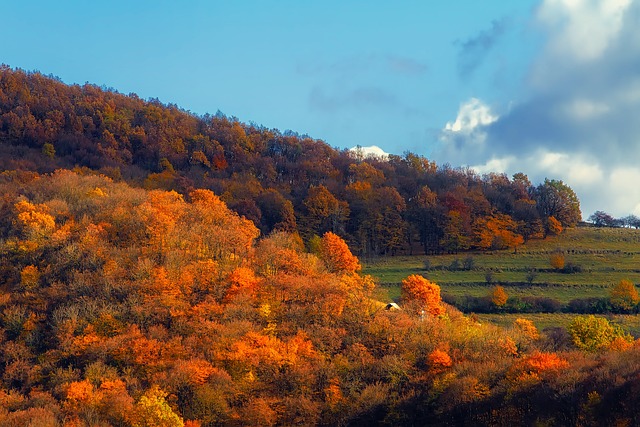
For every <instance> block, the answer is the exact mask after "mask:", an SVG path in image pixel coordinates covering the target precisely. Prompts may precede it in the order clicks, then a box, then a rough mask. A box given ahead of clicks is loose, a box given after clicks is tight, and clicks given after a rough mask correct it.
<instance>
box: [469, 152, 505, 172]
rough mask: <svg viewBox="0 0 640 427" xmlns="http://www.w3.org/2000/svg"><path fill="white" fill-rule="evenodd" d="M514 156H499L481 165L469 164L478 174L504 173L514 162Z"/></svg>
mask: <svg viewBox="0 0 640 427" xmlns="http://www.w3.org/2000/svg"><path fill="white" fill-rule="evenodd" d="M514 160H515V157H513V156H507V157H501V158H496V157H494V158H492V159H491V160H489V161H488V162H486V163H485V164H482V165H475V166H471V169H473V170H475V171H476V172H477V173H479V174H485V173H489V172H497V173H506V172H507V171H509V169H510V166H511V165H512V164H513V163H514Z"/></svg>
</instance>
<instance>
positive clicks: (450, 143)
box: [0, 0, 640, 218]
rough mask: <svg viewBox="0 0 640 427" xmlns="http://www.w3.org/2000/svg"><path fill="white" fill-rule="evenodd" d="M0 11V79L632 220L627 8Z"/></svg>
mask: <svg viewBox="0 0 640 427" xmlns="http://www.w3.org/2000/svg"><path fill="white" fill-rule="evenodd" d="M4 3H5V4H3V5H2V8H1V11H2V25H0V40H2V42H0V63H4V64H7V65H9V66H11V67H14V68H21V69H24V70H28V71H40V72H42V73H43V74H46V75H54V76H56V77H58V78H60V79H61V80H62V81H64V82H65V83H69V84H76V83H77V84H84V83H85V82H89V83H92V84H97V85H100V86H106V87H109V88H113V89H115V90H117V91H119V92H121V93H124V94H129V93H136V94H137V95H138V96H140V97H142V98H144V99H146V98H152V97H153V98H158V99H159V100H160V101H162V102H164V103H172V104H177V105H178V106H179V107H181V108H183V109H185V110H188V111H191V112H192V113H194V114H199V115H201V114H205V113H210V114H215V113H216V112H217V111H221V112H223V113H224V114H226V115H228V116H234V117H237V118H238V119H239V120H241V121H243V122H246V123H250V122H251V123H255V124H258V125H261V126H265V127H267V128H275V129H279V130H280V131H285V130H293V131H295V132H298V133H300V134H308V135H310V136H311V137H313V138H317V139H321V140H324V141H325V142H327V143H328V144H329V145H331V146H333V147H336V148H339V149H344V148H351V147H354V146H357V145H360V146H363V147H370V146H376V147H379V149H381V150H383V151H384V152H387V153H392V154H398V155H402V154H403V153H404V152H406V151H411V152H414V153H417V154H421V155H424V156H426V157H428V158H429V159H432V160H435V161H436V162H437V163H438V164H445V163H448V164H450V165H451V166H453V167H458V166H468V167H471V168H474V169H475V170H477V171H478V173H480V174H483V173H488V172H499V173H507V174H508V175H513V174H514V173H516V172H524V173H525V174H527V175H528V176H529V178H530V179H531V181H532V182H533V183H539V182H542V181H543V180H544V179H545V178H550V179H561V180H563V181H564V182H565V183H566V184H568V185H569V186H571V187H572V188H573V189H574V190H575V192H576V193H577V195H578V197H579V198H580V201H581V206H582V212H583V216H584V217H585V218H586V217H588V216H589V215H590V214H591V213H593V212H594V211H596V210H604V211H606V212H608V213H610V214H612V215H614V216H618V217H619V216H626V215H628V214H636V215H640V167H638V161H639V160H640V25H639V24H640V22H638V21H639V18H640V0H518V1H514V2H507V1H504V0H483V1H477V0H447V1H444V0H431V1H424V0H418V1H399V2H393V3H391V2H388V1H384V2H383V1H377V0H369V1H359V0H352V1H344V0H343V1H335V0H324V1H322V2H311V1H304V0H291V1H289V0H281V1H269V0H262V1H257V0H255V1H250V0H247V1H233V2H232V1H215V0H209V1H204V0H203V1H196V0H183V1H180V2H177V1H174V0H172V1H168V0H154V1H149V0H138V1H131V0H111V1H108V2H107V1H93V2H87V1H80V0H65V1H59V2H51V1H45V0H31V1H29V2H17V1H13V2H10V1H8V2H4Z"/></svg>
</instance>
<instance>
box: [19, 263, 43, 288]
mask: <svg viewBox="0 0 640 427" xmlns="http://www.w3.org/2000/svg"><path fill="white" fill-rule="evenodd" d="M39 281H40V272H39V271H38V267H36V266H34V265H27V266H26V267H25V268H23V269H22V271H21V272H20V283H22V287H24V288H25V289H28V290H31V289H35V288H37V287H38V282H39Z"/></svg>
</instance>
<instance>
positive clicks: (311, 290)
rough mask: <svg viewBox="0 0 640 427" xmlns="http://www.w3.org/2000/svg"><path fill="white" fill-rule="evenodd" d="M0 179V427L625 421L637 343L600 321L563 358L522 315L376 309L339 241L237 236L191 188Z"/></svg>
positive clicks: (244, 226) (236, 222)
mask: <svg viewBox="0 0 640 427" xmlns="http://www.w3.org/2000/svg"><path fill="white" fill-rule="evenodd" d="M0 190H1V191H2V194H3V203H4V204H3V207H2V212H3V214H2V224H0V233H1V236H2V239H1V240H0V255H1V256H0V269H1V271H2V275H1V276H0V277H1V282H0V310H1V315H0V327H1V328H2V329H1V331H2V334H1V335H0V340H1V346H0V424H2V425H16V426H22V425H25V426H26V425H51V426H55V425H62V423H63V422H64V425H96V424H99V425H116V426H119V425H134V426H151V425H163V426H183V425H187V426H191V427H193V426H198V425H202V426H213V425H220V424H222V425H256V426H258V425H260V426H268V425H293V424H304V425H314V424H318V425H371V424H377V423H383V422H384V423H394V424H429V425H460V424H474V425H514V424H520V425H521V424H526V423H529V422H532V421H533V420H537V421H538V422H546V423H551V424H564V425H566V424H575V423H577V422H578V420H588V421H589V422H593V424H594V425H602V424H611V423H614V422H624V421H629V422H632V423H633V422H634V420H635V419H634V418H633V417H636V416H637V415H636V414H637V413H636V411H635V410H632V409H628V408H634V407H635V405H636V404H637V403H638V402H637V394H636V393H622V394H620V392H619V390H620V387H624V388H634V387H637V386H638V384H637V382H638V379H637V375H636V372H637V363H636V361H637V358H638V356H640V347H638V346H636V345H634V344H633V341H632V339H631V338H630V337H629V336H628V335H626V334H624V333H623V332H622V331H619V330H616V329H615V328H614V329H611V331H612V333H611V335H608V337H609V338H606V337H600V338H598V339H597V340H596V341H595V342H594V343H595V344H589V345H590V346H591V347H586V346H585V347H584V348H585V350H581V351H578V350H575V349H572V344H571V342H570V341H569V339H568V338H562V337H560V336H558V335H557V334H556V335H547V334H540V332H539V331H538V330H537V329H536V328H535V326H533V325H532V324H531V323H528V322H527V321H524V320H516V321H515V322H514V324H513V325H512V326H510V327H509V328H507V329H499V328H497V327H494V326H491V325H489V324H484V325H481V324H480V323H477V322H476V321H474V320H472V319H469V318H466V317H463V316H462V315H461V314H460V313H459V312H458V311H457V310H455V309H453V308H451V307H447V306H445V305H443V304H442V302H440V301H439V298H437V296H436V295H437V294H434V296H435V298H434V296H432V297H429V299H428V302H427V305H426V306H424V305H422V304H420V303H419V300H418V299H416V300H415V301H413V302H412V301H411V300H410V299H408V298H407V299H406V300H405V301H404V302H403V309H402V310H399V311H387V310H384V309H381V308H380V305H379V304H378V303H376V302H375V301H376V298H378V296H377V293H376V287H375V286H374V284H373V281H372V280H371V278H370V277H368V276H363V275H361V274H358V272H357V271H358V269H359V263H358V261H357V259H356V258H355V257H353V256H352V255H351V254H350V252H349V250H348V249H347V247H346V245H345V244H344V242H343V241H342V240H341V239H340V238H339V237H337V236H335V235H333V234H331V233H328V234H326V235H325V236H324V237H323V238H322V239H321V241H320V242H319V243H318V247H317V250H318V251H317V255H314V254H309V253H306V252H305V251H304V250H302V246H301V243H300V240H299V238H297V237H296V236H295V235H291V234H287V233H283V232H280V233H274V234H272V235H270V236H269V237H267V238H263V239H261V240H256V236H257V235H258V230H257V229H256V228H255V227H254V226H252V225H251V223H250V222H248V221H247V220H246V219H243V218H241V217H239V216H238V215H237V214H235V213H233V212H231V211H230V210H228V209H227V207H226V206H225V205H224V203H223V202H222V201H220V199H219V198H218V197H217V196H215V195H214V194H213V193H211V192H209V191H207V190H195V191H194V192H192V193H190V195H189V196H188V198H183V197H182V196H180V195H179V194H177V193H175V192H166V191H161V190H144V189H135V188H131V187H129V186H128V185H126V184H124V183H115V182H113V181H112V180H110V179H109V178H106V177H104V176H95V175H91V174H88V175H82V174H78V173H75V172H71V171H64V170H61V171H57V172H55V173H53V174H51V175H41V176H39V175H36V174H33V173H26V172H19V173H18V172H4V173H3V174H1V175H0ZM413 280H414V283H415V284H417V286H418V287H419V286H422V285H421V284H420V281H417V282H416V281H415V276H414V279H413ZM429 286H431V289H435V288H434V287H433V286H432V285H429ZM436 288H437V287H436ZM414 289H418V288H414ZM416 298H417V297H416ZM424 308H427V309H428V312H427V313H425V311H424ZM584 321H585V322H589V321H590V320H589V319H588V318H585V319H584ZM605 322H606V321H605ZM597 328H611V326H610V325H609V324H608V323H605V324H603V325H600V326H598V327H597ZM597 328H596V330H599V329H597ZM616 331H617V332H616ZM574 334H575V336H576V337H583V339H586V338H588V337H589V336H590V335H589V334H588V333H586V335H584V334H585V332H580V329H577V330H576V331H575V332H574ZM577 342H578V343H579V342H581V341H577ZM594 370H597V371H598V375H593V373H594ZM561 373H562V375H561ZM594 396H597V397H598V398H597V399H595V398H594ZM587 403H588V404H589V405H588V406H585V405H586V404H587ZM185 420H187V421H186V422H185Z"/></svg>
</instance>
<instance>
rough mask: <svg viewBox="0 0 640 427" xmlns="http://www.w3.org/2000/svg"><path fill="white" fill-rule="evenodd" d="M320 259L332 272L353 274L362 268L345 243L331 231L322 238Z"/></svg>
mask: <svg viewBox="0 0 640 427" xmlns="http://www.w3.org/2000/svg"><path fill="white" fill-rule="evenodd" d="M320 259H322V261H324V263H325V265H326V266H327V268H328V269H329V271H332V272H346V273H353V272H356V271H359V270H360V269H361V268H362V267H361V266H360V262H359V261H358V258H356V257H355V256H354V255H353V254H352V253H351V251H350V250H349V246H347V244H346V243H345V241H344V240H342V238H341V237H340V236H338V235H336V234H333V233H332V232H330V231H329V232H327V233H325V234H324V236H322V243H321V244H320Z"/></svg>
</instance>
